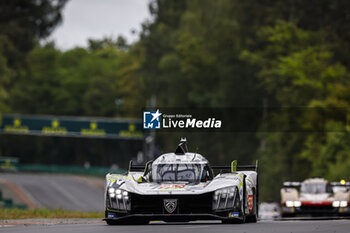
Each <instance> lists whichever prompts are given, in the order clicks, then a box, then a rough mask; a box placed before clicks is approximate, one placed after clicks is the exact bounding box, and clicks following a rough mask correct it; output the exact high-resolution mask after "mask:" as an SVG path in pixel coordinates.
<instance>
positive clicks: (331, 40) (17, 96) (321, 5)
mask: <svg viewBox="0 0 350 233" xmlns="http://www.w3.org/2000/svg"><path fill="white" fill-rule="evenodd" d="M13 2H14V4H13V5H11V4H10V5H9V6H6V7H0V8H1V9H2V10H3V9H7V10H8V11H9V12H11V10H12V11H13V10H14V9H15V8H14V6H15V5H16V3H17V1H13ZM37 2H39V3H41V4H39V5H35V3H37ZM48 2H49V1H45V0H42V1H28V4H23V5H21V7H22V8H23V9H22V8H21V12H22V11H24V9H28V12H29V13H28V14H27V13H26V14H24V17H23V18H22V19H23V22H24V23H23V24H22V21H21V20H19V17H18V16H16V15H13V14H4V15H1V14H0V15H1V17H0V29H3V30H0V31H1V33H0V77H1V79H0V111H12V112H19V113H30V114H59V115H79V116H81V115H89V116H107V117H114V116H121V117H130V116H132V117H139V116H140V109H141V108H142V107H144V106H147V105H149V103H148V100H149V99H150V97H151V96H153V95H156V97H157V106H159V107H188V108H196V107H261V106H263V105H264V106H265V107H266V106H267V107H276V110H273V109H269V110H268V112H267V114H266V116H265V117H266V120H265V121H264V124H263V125H257V124H258V122H252V123H251V124H255V125H253V127H254V126H255V127H260V129H262V132H259V133H255V132H252V133H221V134H220V133H218V134H206V133H203V134H195V133H190V134H186V136H187V137H188V138H189V140H190V141H191V144H192V145H198V151H199V152H201V153H203V154H205V155H206V156H207V157H208V158H209V160H210V161H212V162H213V163H219V164H223V163H228V162H230V161H231V160H233V159H237V160H238V161H239V163H251V162H253V160H254V159H260V160H261V163H260V164H261V170H260V171H261V173H260V174H261V176H260V177H261V184H262V185H261V187H262V190H261V195H262V199H265V200H266V199H271V198H272V199H275V200H277V199H278V197H279V188H280V186H281V184H282V182H283V181H285V180H303V179H305V178H307V177H310V176H315V175H317V176H325V177H326V178H329V179H331V180H334V179H339V178H343V177H345V178H348V176H349V175H350V174H349V170H350V169H349V168H350V159H349V156H348V154H349V146H348V143H347V142H348V141H349V139H350V136H349V133H348V131H346V130H344V124H345V122H344V119H341V118H339V116H336V114H335V113H334V112H333V113H332V110H331V108H344V109H346V110H347V109H348V108H349V106H350V82H349V72H348V70H349V68H350V62H349V61H350V59H349V54H350V42H349V41H350V33H349V32H350V20H349V17H348V16H347V15H348V9H349V7H350V3H349V1H345V0H344V1H343V0H340V1H331V0H325V1H304V0H293V1H271V0H262V1H256V0H246V1H238V0H217V1H212V0H192V1H186V0H153V1H151V2H150V12H151V20H149V21H146V22H145V23H144V24H143V25H142V27H143V30H142V32H141V33H140V40H139V41H138V42H136V43H134V44H132V45H128V44H127V43H126V41H125V39H123V38H122V37H119V38H117V39H112V38H104V39H101V40H89V47H88V48H75V49H72V50H69V51H65V52H63V51H59V50H58V49H56V48H55V47H54V45H53V44H48V45H46V46H36V47H35V48H34V49H32V47H33V45H34V44H35V43H36V41H37V39H38V38H40V37H45V36H46V35H47V34H48V33H49V32H50V31H52V29H53V28H54V26H55V25H56V24H57V23H58V22H59V21H60V13H59V11H60V9H62V7H63V5H64V3H65V1H58V2H57V1H56V2H57V4H58V5H56V6H54V5H50V4H49V3H48ZM0 6H1V5H0ZM34 11H35V12H34ZM30 12H31V13H30ZM38 12H39V13H38ZM30 15H33V17H34V19H35V22H39V21H40V20H43V21H42V22H43V24H40V25H38V24H35V23H34V21H32V18H30V17H29V16H30ZM38 20H39V21H38ZM50 20H51V21H50ZM25 35H29V36H28V37H29V38H28V40H27V38H26V36H25ZM19 58H23V59H19ZM15 61H19V62H15ZM14 67H20V68H19V69H14ZM279 107H310V108H315V109H316V110H315V111H314V112H313V113H311V114H310V113H308V112H307V111H305V112H303V111H299V112H293V113H291V112H288V111H279V109H278V108H279ZM319 109H324V110H323V111H325V112H322V110H320V112H317V111H319ZM327 109H328V110H327ZM322 114H328V115H327V116H330V117H329V118H327V121H326V122H323V125H318V127H324V128H325V130H324V131H320V132H314V131H311V132H308V131H307V129H309V128H310V127H315V126H317V125H316V124H318V122H320V121H319V117H320V116H321V115H322ZM262 117H263V116H262ZM293 124H294V125H293ZM268 126H270V127H275V129H276V131H275V132H271V133H268V132H264V131H263V129H265V127H268ZM293 126H297V127H296V128H295V131H297V132H285V131H284V130H285V129H288V127H289V129H290V127H293ZM292 129H293V128H292ZM290 131H293V130H290ZM180 136H184V135H183V134H171V135H169V134H162V133H159V134H158V136H157V140H156V141H157V144H158V145H159V147H161V148H162V149H163V151H169V150H173V149H174V148H173V147H174V141H177V140H178V138H179V137H180ZM208 140H210V143H208ZM213 142H214V143H213ZM47 144H48V147H50V145H54V143H53V142H49V141H48V142H47ZM8 145H11V143H8ZM63 147H64V148H65V151H67V154H69V152H68V151H69V148H70V147H69V146H68V145H66V146H63ZM123 148H124V147H123ZM125 148H127V147H125ZM41 150H42V151H46V148H44V147H41ZM81 150H82V149H81ZM126 150H127V149H126ZM6 151H11V150H9V149H6ZM90 151H94V152H96V153H98V150H97V149H96V147H92V148H91V149H90ZM83 152H84V153H88V150H87V149H86V150H85V149H84V151H83ZM83 152H81V151H79V149H77V150H76V151H75V152H71V153H72V154H73V153H75V155H76V157H75V160H74V161H79V162H81V161H84V156H83V155H82V153H83ZM40 153H41V154H42V153H44V152H40ZM55 153H56V154H57V151H56V152H52V153H51V155H50V159H52V160H50V161H54V158H55V155H56V154H55ZM67 156H69V155H67ZM34 159H35V160H36V161H39V162H40V161H43V160H42V159H43V158H42V157H40V156H39V155H38V157H35V158H34ZM122 159H123V160H126V158H124V157H123V158H122ZM60 162H62V161H60ZM104 162H105V163H106V161H105V160H104ZM107 162H108V161H107ZM96 165H99V164H96Z"/></svg>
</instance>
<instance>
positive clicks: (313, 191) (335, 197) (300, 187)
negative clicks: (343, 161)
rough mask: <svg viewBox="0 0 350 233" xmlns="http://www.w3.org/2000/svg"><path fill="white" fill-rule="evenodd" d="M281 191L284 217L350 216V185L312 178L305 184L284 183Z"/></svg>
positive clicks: (304, 182) (343, 182)
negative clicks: (306, 215) (302, 215)
mask: <svg viewBox="0 0 350 233" xmlns="http://www.w3.org/2000/svg"><path fill="white" fill-rule="evenodd" d="M283 185H284V187H283V188H282V189H281V205H282V216H283V217H288V216H295V215H298V214H308V215H314V216H319V215H347V214H350V207H349V204H350V202H349V201H350V190H349V187H350V184H349V183H347V182H345V181H341V182H332V183H330V182H328V181H327V180H325V179H323V178H311V179H307V180H305V181H303V182H284V184H283Z"/></svg>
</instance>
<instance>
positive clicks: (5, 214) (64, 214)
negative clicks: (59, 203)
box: [0, 209, 104, 219]
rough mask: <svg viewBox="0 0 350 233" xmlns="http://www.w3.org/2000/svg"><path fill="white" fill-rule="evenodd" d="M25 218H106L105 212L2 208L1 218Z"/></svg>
mask: <svg viewBox="0 0 350 233" xmlns="http://www.w3.org/2000/svg"><path fill="white" fill-rule="evenodd" d="M25 218H100V219H102V218H104V214H103V212H79V211H67V210H61V209H57V210H47V209H37V210H24V209H0V219H25Z"/></svg>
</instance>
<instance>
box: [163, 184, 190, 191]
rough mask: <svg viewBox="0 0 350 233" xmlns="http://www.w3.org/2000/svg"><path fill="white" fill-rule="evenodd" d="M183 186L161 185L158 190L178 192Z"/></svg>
mask: <svg viewBox="0 0 350 233" xmlns="http://www.w3.org/2000/svg"><path fill="white" fill-rule="evenodd" d="M185 186H186V185H185V184H161V185H160V186H159V189H160V190H179V189H184V188H185Z"/></svg>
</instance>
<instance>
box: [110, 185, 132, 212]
mask: <svg viewBox="0 0 350 233" xmlns="http://www.w3.org/2000/svg"><path fill="white" fill-rule="evenodd" d="M108 196H109V205H110V207H111V208H113V209H117V210H123V211H125V210H130V209H131V204H130V197H129V192H127V191H125V190H122V189H115V188H112V187H111V188H109V189H108Z"/></svg>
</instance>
